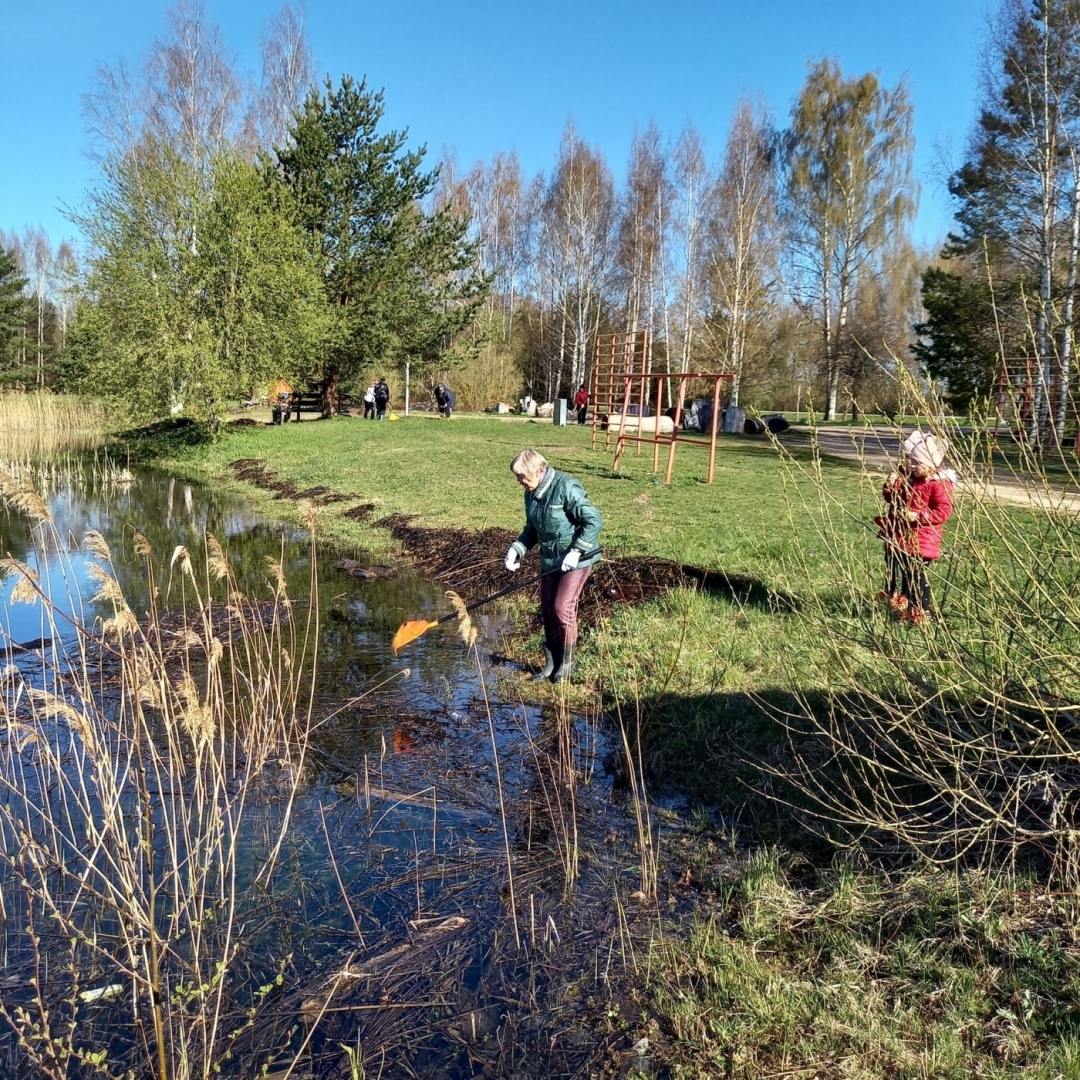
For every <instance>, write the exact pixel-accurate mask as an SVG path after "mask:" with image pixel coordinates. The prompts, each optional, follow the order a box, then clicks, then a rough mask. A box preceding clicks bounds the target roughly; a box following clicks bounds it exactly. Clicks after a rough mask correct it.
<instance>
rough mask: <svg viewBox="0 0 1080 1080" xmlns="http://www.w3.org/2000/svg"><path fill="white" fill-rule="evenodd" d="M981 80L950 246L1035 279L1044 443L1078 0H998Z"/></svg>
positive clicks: (1052, 413)
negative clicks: (1003, 262) (1000, 260)
mask: <svg viewBox="0 0 1080 1080" xmlns="http://www.w3.org/2000/svg"><path fill="white" fill-rule="evenodd" d="M983 88H984V100H983V109H982V112H981V114H980V118H979V121H978V123H977V125H976V127H975V131H974V133H973V135H972V139H971V145H970V148H969V154H968V160H967V161H966V162H965V163H964V165H963V166H962V167H961V168H960V169H959V170H957V172H956V173H955V174H954V176H953V177H952V180H951V182H950V190H951V191H952V193H953V194H954V195H955V196H956V197H957V198H958V199H959V208H958V210H957V215H956V216H957V220H958V222H959V225H960V229H959V231H958V238H959V242H958V243H957V244H956V245H955V246H954V247H955V250H954V252H953V253H954V254H955V253H956V251H959V252H961V253H967V254H968V255H969V257H970V259H971V261H972V263H973V264H974V266H975V268H976V270H978V264H979V262H981V261H983V254H984V251H985V250H987V249H989V250H991V251H992V253H993V254H994V255H995V256H996V255H998V254H999V253H1003V254H1005V255H1006V257H1007V259H1008V260H1009V261H1011V262H1012V264H1013V268H1014V269H1013V273H1014V275H1015V276H1017V277H1019V278H1027V279H1029V280H1033V281H1035V282H1037V283H1038V284H1037V290H1036V295H1035V296H1034V297H1033V298H1032V303H1031V304H1030V305H1029V307H1028V308H1027V311H1026V312H1025V311H1024V310H1023V309H1021V317H1024V316H1025V315H1026V316H1028V317H1029V318H1030V325H1029V326H1028V327H1027V328H1026V329H1027V336H1028V350H1030V352H1031V353H1033V354H1034V356H1035V358H1036V364H1035V371H1034V373H1033V374H1034V378H1033V386H1032V387H1031V388H1030V389H1031V391H1032V394H1033V401H1032V405H1033V408H1032V410H1031V416H1030V418H1029V429H1028V435H1029V437H1030V438H1031V440H1032V442H1033V443H1034V444H1035V445H1041V444H1042V442H1043V439H1044V435H1045V434H1046V428H1047V423H1048V422H1052V424H1053V432H1052V434H1053V436H1054V438H1055V439H1060V435H1061V431H1062V428H1063V426H1064V423H1065V417H1066V408H1067V403H1068V396H1069V393H1068V392H1069V387H1070V385H1071V383H1072V367H1073V352H1074V345H1073V342H1074V335H1075V328H1074V323H1075V313H1074V299H1075V293H1076V286H1077V261H1078V253H1080V4H1078V3H1077V2H1076V0H1040V2H1039V3H1036V4H1028V3H1026V2H1022V0H1005V2H1004V3H1003V4H1002V6H1001V8H1000V10H999V12H998V16H997V19H996V21H995V23H994V25H993V29H992V33H991V36H990V42H989V47H988V50H987V54H986V59H985V64H984V71H983ZM1055 376H1057V378H1056V379H1055ZM1055 382H1056V383H1057V385H1058V395H1057V400H1056V402H1053V401H1052V400H1051V393H1052V386H1053V384H1054V383H1055Z"/></svg>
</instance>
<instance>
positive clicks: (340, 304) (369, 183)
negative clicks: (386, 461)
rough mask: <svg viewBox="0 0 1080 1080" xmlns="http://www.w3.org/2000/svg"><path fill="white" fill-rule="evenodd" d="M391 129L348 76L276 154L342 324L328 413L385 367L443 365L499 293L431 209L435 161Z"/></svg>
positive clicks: (333, 342) (311, 102)
mask: <svg viewBox="0 0 1080 1080" xmlns="http://www.w3.org/2000/svg"><path fill="white" fill-rule="evenodd" d="M382 117H383V98H382V94H381V93H373V92H371V91H369V90H368V89H367V84H366V82H365V81H361V82H360V83H357V82H356V81H355V80H354V79H352V78H350V77H349V76H345V77H344V78H343V79H342V80H341V84H340V86H339V87H338V88H337V89H334V87H333V84H332V83H331V82H330V81H329V80H328V81H327V83H326V87H325V93H321V92H320V91H318V90H315V89H313V90H312V91H311V92H310V93H309V95H308V97H307V99H306V101H305V102H304V106H303V109H302V110H301V111H300V113H299V114H298V116H297V119H296V122H295V124H294V126H293V127H292V129H291V131H290V135H291V145H289V146H286V147H285V148H279V149H278V150H277V151H276V155H277V160H278V167H279V168H280V170H281V175H282V176H283V177H284V178H285V180H286V182H287V183H288V184H289V185H290V187H291V188H292V189H293V191H294V193H295V196H296V201H297V204H298V207H299V220H300V223H301V225H302V226H303V228H305V229H306V230H307V234H308V237H309V243H310V245H311V251H312V253H313V254H314V255H315V256H316V257H317V259H318V260H319V261H320V263H321V268H322V275H323V282H324V285H325V289H326V297H327V300H328V302H329V304H330V305H331V307H332V308H333V309H334V311H335V313H336V319H335V322H334V326H333V328H332V330H331V332H330V333H329V334H328V335H327V337H326V340H325V343H324V348H323V350H322V357H321V361H320V363H319V365H318V367H317V369H316V370H314V371H313V372H312V374H313V376H315V377H316V378H318V379H319V380H320V381H321V384H322V387H323V408H324V412H326V413H328V412H329V411H330V410H331V409H332V408H333V406H334V404H335V401H336V397H337V393H338V388H339V386H340V385H342V384H345V385H348V384H350V383H352V382H354V381H355V380H356V379H357V378H358V377H359V376H360V375H361V374H363V373H364V372H365V371H369V370H371V369H372V368H373V367H374V366H376V365H379V366H381V367H384V368H389V367H398V366H400V365H401V364H403V363H404V362H405V361H411V362H413V363H416V362H424V361H428V362H432V363H433V362H434V361H435V360H436V359H437V358H438V357H439V355H440V353H441V352H442V351H443V350H444V349H446V347H447V346H448V345H449V344H450V343H451V342H452V340H453V336H454V334H456V333H458V332H459V331H461V330H462V329H463V328H465V327H466V326H468V325H469V324H470V323H471V322H472V320H473V318H474V316H475V314H476V312H477V310H478V309H479V307H480V305H481V303H482V302H483V299H484V296H485V294H486V291H487V287H488V281H487V279H486V278H485V277H484V276H483V274H481V273H480V272H479V271H478V270H476V269H475V267H476V262H477V260H476V252H475V250H474V245H472V244H470V243H469V242H468V240H467V238H466V234H467V231H468V227H469V222H468V221H467V220H466V219H463V218H458V217H456V216H454V214H453V213H452V212H451V211H450V210H449V209H444V210H439V211H436V212H434V213H426V212H425V211H424V210H423V208H422V201H423V200H424V199H425V197H426V196H428V195H429V194H430V193H431V191H432V190H433V188H434V186H435V182H436V179H437V170H433V171H425V170H424V169H423V159H424V153H425V151H424V149H423V148H421V149H420V150H416V151H409V150H406V149H405V142H406V138H407V133H406V132H399V131H387V132H380V130H379V124H380V121H381V120H382ZM267 167H270V166H269V165H268V166H267Z"/></svg>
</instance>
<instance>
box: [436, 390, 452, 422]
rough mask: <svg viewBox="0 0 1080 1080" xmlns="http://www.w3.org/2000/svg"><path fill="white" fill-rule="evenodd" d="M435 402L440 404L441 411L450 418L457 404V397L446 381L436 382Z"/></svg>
mask: <svg viewBox="0 0 1080 1080" xmlns="http://www.w3.org/2000/svg"><path fill="white" fill-rule="evenodd" d="M435 404H436V405H438V406H439V412H440V413H441V414H442V415H443V416H445V417H446V419H447V420H449V419H450V414H451V413H452V412H453V411H454V406H455V405H456V404H457V397H455V395H454V391H453V390H451V389H450V387H449V386H447V385H446V384H445V383H436V384H435Z"/></svg>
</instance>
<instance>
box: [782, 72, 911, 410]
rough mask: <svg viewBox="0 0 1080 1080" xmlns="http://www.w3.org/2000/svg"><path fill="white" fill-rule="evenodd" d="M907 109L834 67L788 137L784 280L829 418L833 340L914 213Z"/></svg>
mask: <svg viewBox="0 0 1080 1080" xmlns="http://www.w3.org/2000/svg"><path fill="white" fill-rule="evenodd" d="M912 115H913V113H912V107H911V103H910V101H909V99H908V92H907V86H906V84H905V83H904V82H903V81H902V80H901V82H899V83H898V84H897V85H896V86H895V87H893V88H892V89H888V88H885V87H882V86H881V84H880V83H879V82H878V80H877V77H876V76H875V75H873V74H866V75H862V76H854V77H851V78H845V77H844V75H843V73H842V72H841V70H840V67H839V65H838V64H836V63H834V62H833V61H831V60H820V61H818V62H816V63H812V64H811V65H810V70H809V73H808V75H807V78H806V82H805V83H804V84H803V88H802V90H801V91H800V93H799V96H798V98H797V99H796V102H795V105H794V107H793V109H792V112H791V127H790V129H789V130H788V132H787V138H786V141H787V155H786V163H785V164H786V191H785V208H786V212H787V213H786V216H787V226H788V230H789V232H788V236H789V245H788V258H789V270H790V282H791V285H792V290H793V297H794V299H795V301H796V303H797V304H798V305H799V306H800V308H801V309H802V310H803V311H804V313H805V314H806V315H807V317H808V318H810V319H811V320H812V321H813V322H814V323H816V325H817V327H818V332H819V335H820V341H821V351H822V381H823V388H824V394H825V408H824V414H825V418H826V419H827V420H831V419H833V418H834V417H835V416H836V409H837V399H838V395H839V388H840V375H841V363H840V352H839V347H838V346H839V342H840V340H841V338H842V337H843V336H844V334H845V332H846V329H847V322H848V317H849V314H850V310H851V305H852V303H853V302H854V300H855V297H856V295H857V290H858V285H859V279H860V277H861V276H862V275H865V274H874V273H878V272H879V271H880V269H881V266H880V259H879V256H880V254H881V252H882V250H883V248H884V246H885V245H886V243H887V242H888V241H889V240H890V238H891V237H892V236H893V234H894V233H896V232H902V231H904V230H905V229H906V228H907V226H908V224H909V222H910V221H911V219H912V218H913V216H914V213H915V208H916V198H917V189H916V185H915V183H914V181H913V179H912V171H911V155H912V150H913V148H914V140H913V138H912V133H911V129H912Z"/></svg>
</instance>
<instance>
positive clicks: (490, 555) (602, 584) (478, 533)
mask: <svg viewBox="0 0 1080 1080" xmlns="http://www.w3.org/2000/svg"><path fill="white" fill-rule="evenodd" d="M231 468H232V470H233V473H234V474H235V476H236V478H237V479H238V480H244V481H246V482H247V483H249V484H254V485H255V486H256V487H260V488H263V489H264V490H266V491H274V492H277V497H278V498H283V499H284V498H295V499H304V498H307V499H311V500H312V501H314V502H316V503H317V504H319V505H326V504H327V503H331V502H341V501H344V500H347V499H350V498H357V497H358V496H349V495H342V494H340V493H339V492H335V491H331V490H330V489H329V488H325V487H317V488H308V489H306V490H305V491H299V490H298V489H297V488H296V485H295V484H293V483H292V481H290V480H279V479H277V477H276V476H275V475H274V474H273V472H272V471H271V470H270V469H268V468H267V467H266V462H265V461H262V460H258V459H254V458H242V459H240V460H238V461H234V462H233V463H232V466H231ZM374 509H375V504H374V503H370V502H367V503H359V504H358V505H356V506H353V507H351V508H350V509H348V510H346V511H345V516H346V517H349V518H354V519H356V520H357V521H367V520H369V519H370V517H371V513H372V511H373V510H374ZM415 521H416V515H415V514H391V515H389V516H388V517H384V518H381V519H379V520H378V521H376V522H375V524H376V525H378V526H379V527H380V528H384V529H389V530H390V534H391V535H392V536H393V537H394V539H395V540H397V541H398V542H399V543H400V544H401V546H402V547H403V548H404V550H405V553H406V554H407V555H408V556H409V559H410V560H411V561H412V562H413V563H415V564H416V565H417V566H418V567H419V568H420V570H422V571H423V573H424V574H425V575H426V576H427V577H429V578H431V579H432V580H433V581H438V582H440V583H441V584H443V585H445V586H446V587H447V588H448V589H453V590H454V592H456V593H457V594H458V595H459V596H461V597H462V598H464V600H465V602H466V603H469V604H471V603H473V602H475V601H477V600H480V599H482V598H483V597H485V596H490V595H491V594H492V593H495V592H498V591H499V590H500V589H504V588H506V586H507V585H508V584H511V579H510V576H509V575H508V574H507V572H506V568H505V567H504V566H503V558H504V557H505V555H506V549H507V548H508V547H509V546H510V545H511V544H512V543H513V542H514V540H516V539H517V533H514V532H511V531H510V530H509V529H496V528H488V529H480V530H471V529H448V528H425V527H424V526H421V525H417V524H414V522H415ZM683 586H690V587H696V588H699V589H704V590H705V591H707V592H713V593H717V594H719V595H722V596H726V597H729V598H730V599H733V600H735V601H736V602H737V603H742V604H753V605H755V606H760V607H768V608H770V609H775V608H777V607H780V608H787V609H790V608H791V607H793V606H794V600H793V599H792V598H791V597H788V596H776V595H774V594H772V593H770V592H769V591H768V590H767V589H766V588H765V586H764V585H763V584H762V583H761V582H760V581H758V580H757V579H756V578H751V577H744V576H738V575H728V574H724V573H720V572H717V571H715V570H706V569H704V568H702V567H699V566H687V565H684V564H682V563H677V562H673V561H672V560H670V559H655V558H648V557H643V556H637V555H613V554H606V555H605V556H604V558H603V560H602V561H601V562H600V563H599V564H598V565H597V566H596V567H595V569H594V570H593V572H592V573H591V574H590V575H589V580H588V582H587V583H586V585H585V590H584V592H583V593H582V595H581V601H580V603H579V605H578V622H579V624H580V625H581V626H582V627H583V628H588V627H591V626H595V625H596V623H597V622H599V621H600V619H602V618H603V617H604V616H605V615H606V614H608V613H609V612H611V611H612V610H613V609H614V608H615V607H616V606H617V605H619V604H641V603H644V602H645V601H646V600H651V599H652V598H653V597H655V596H659V595H661V594H663V593H665V592H669V591H670V590H671V589H677V588H680V587H683ZM523 592H526V594H531V595H532V596H533V597H534V598H538V597H539V595H540V587H539V585H533V586H532V587H531V588H530V589H529V590H523Z"/></svg>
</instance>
